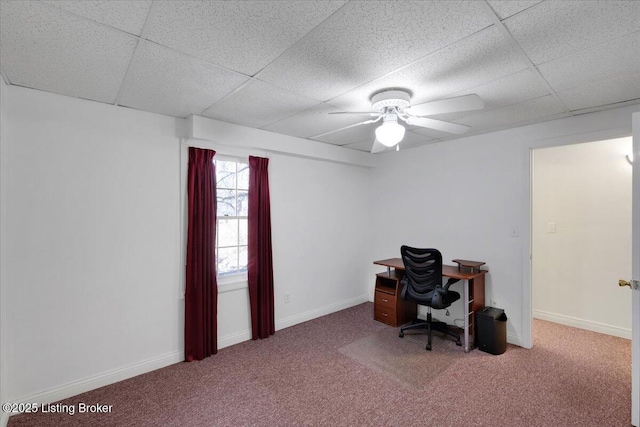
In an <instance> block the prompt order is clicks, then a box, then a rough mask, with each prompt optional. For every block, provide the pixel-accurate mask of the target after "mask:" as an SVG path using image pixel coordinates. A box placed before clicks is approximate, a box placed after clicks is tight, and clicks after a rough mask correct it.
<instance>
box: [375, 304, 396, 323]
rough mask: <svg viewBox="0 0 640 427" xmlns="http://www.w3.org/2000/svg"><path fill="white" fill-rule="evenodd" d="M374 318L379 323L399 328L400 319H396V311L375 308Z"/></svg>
mask: <svg viewBox="0 0 640 427" xmlns="http://www.w3.org/2000/svg"><path fill="white" fill-rule="evenodd" d="M373 318H374V319H375V320H377V321H379V322H382V323H386V324H387V325H391V326H398V319H397V318H396V309H395V307H394V308H388V307H380V306H378V305H376V306H374V309H373Z"/></svg>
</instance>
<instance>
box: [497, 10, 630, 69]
mask: <svg viewBox="0 0 640 427" xmlns="http://www.w3.org/2000/svg"><path fill="white" fill-rule="evenodd" d="M639 16H640V1H613V0H612V1H568V0H567V1H545V2H543V3H540V4H539V5H536V6H535V7H532V8H530V9H527V10H525V11H524V12H522V13H519V14H517V15H515V16H513V17H511V18H508V19H507V20H505V21H504V23H505V25H506V27H507V29H508V30H509V32H511V34H512V35H513V37H514V38H515V39H516V40H517V42H518V44H519V45H520V46H521V47H522V49H523V50H524V51H525V53H526V54H527V55H528V56H529V58H530V59H531V61H533V63H534V64H536V65H538V64H543V63H545V62H549V61H552V60H554V59H556V58H560V57H563V56H566V55H570V54H572V53H574V52H578V51H581V50H583V49H587V48H589V47H591V46H595V45H597V44H599V43H602V42H604V41H607V40H612V39H615V38H618V37H621V36H624V35H626V34H629V33H632V32H635V31H638V30H640V19H638V17H639ZM612 23H615V25H612Z"/></svg>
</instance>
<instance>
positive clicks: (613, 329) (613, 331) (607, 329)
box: [533, 310, 631, 340]
mask: <svg viewBox="0 0 640 427" xmlns="http://www.w3.org/2000/svg"><path fill="white" fill-rule="evenodd" d="M533 317H534V318H536V319H540V320H547V321H549V322H554V323H559V324H561V325H565V326H571V327H574V328H579V329H585V330H587V331H592V332H599V333H601V334H606V335H613V336H614V337H620V338H626V339H629V340H630V339H631V329H626V328H621V327H619V326H612V325H607V324H605V323H598V322H593V321H591V320H584V319H579V318H577V317H571V316H565V315H563V314H556V313H549V312H547V311H541V310H533Z"/></svg>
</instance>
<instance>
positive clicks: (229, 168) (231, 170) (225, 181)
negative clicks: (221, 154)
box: [216, 160, 236, 188]
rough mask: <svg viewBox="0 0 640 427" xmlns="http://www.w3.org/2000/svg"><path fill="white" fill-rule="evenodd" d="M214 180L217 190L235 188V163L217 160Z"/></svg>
mask: <svg viewBox="0 0 640 427" xmlns="http://www.w3.org/2000/svg"><path fill="white" fill-rule="evenodd" d="M216 178H217V179H218V184H217V187H218V188H236V162H226V161H224V160H218V163H217V164H216Z"/></svg>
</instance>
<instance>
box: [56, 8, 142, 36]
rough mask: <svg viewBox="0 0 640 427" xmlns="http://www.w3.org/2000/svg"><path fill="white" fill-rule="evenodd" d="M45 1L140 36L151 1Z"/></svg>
mask: <svg viewBox="0 0 640 427" xmlns="http://www.w3.org/2000/svg"><path fill="white" fill-rule="evenodd" d="M44 3H47V4H50V5H51V6H55V7H57V8H59V9H64V10H66V11H69V12H71V13H74V14H76V15H80V16H84V17H85V18H89V19H92V20H94V21H96V22H100V23H101V24H105V25H108V26H110V27H113V28H117V29H119V30H122V31H126V32H127V33H131V34H135V35H136V36H139V35H140V34H142V28H143V27H144V23H145V21H146V20H147V15H148V14H149V8H150V7H151V1H138V0H135V1H124V0H119V1H117V2H114V1H108V0H81V1H66V0H55V1H44Z"/></svg>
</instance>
